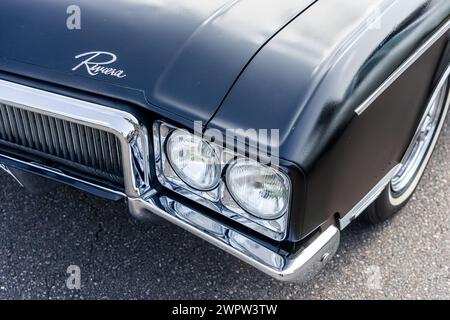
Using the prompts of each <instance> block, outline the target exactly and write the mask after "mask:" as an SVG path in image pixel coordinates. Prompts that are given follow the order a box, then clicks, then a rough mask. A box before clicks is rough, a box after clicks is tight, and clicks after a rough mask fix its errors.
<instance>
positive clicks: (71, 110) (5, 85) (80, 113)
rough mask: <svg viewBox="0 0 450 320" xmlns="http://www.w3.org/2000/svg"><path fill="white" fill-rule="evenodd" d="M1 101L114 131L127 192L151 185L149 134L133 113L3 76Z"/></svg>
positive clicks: (137, 192) (134, 193)
mask: <svg viewBox="0 0 450 320" xmlns="http://www.w3.org/2000/svg"><path fill="white" fill-rule="evenodd" d="M0 103H3V104H9V105H12V106H15V107H18V108H21V109H24V110H29V111H32V112H36V113H40V114H44V115H47V116H51V117H55V118H58V119H62V120H67V121H70V122H74V123H78V124H81V125H84V126H87V127H92V128H96V129H99V130H102V131H105V132H110V133H112V134H114V135H115V136H116V137H117V138H118V139H119V141H120V145H121V152H122V163H123V170H124V181H125V186H124V187H125V193H126V195H127V196H129V197H138V196H140V195H141V194H143V193H145V192H146V191H147V190H148V189H149V188H150V187H149V184H150V182H149V180H150V178H149V177H150V173H149V168H150V166H149V143H148V134H147V130H146V128H145V127H144V126H143V125H141V124H140V123H139V121H138V120H137V119H136V118H135V117H134V116H133V115H132V114H130V113H128V112H124V111H121V110H117V109H113V108H108V107H106V106H102V105H99V104H95V103H90V102H86V101H82V100H78V99H73V98H70V97H66V96H62V95H58V94H54V93H50V92H47V91H43V90H39V89H34V88H30V87H27V86H22V85H19V84H16V83H12V82H8V81H4V80H0ZM135 145H139V148H140V149H141V150H140V151H141V158H143V159H139V160H141V161H140V162H143V163H144V168H143V172H144V174H143V175H140V174H139V173H138V172H139V170H136V167H135V165H136V163H139V161H138V160H136V158H135V154H136V152H135V151H134V150H133V146H135Z"/></svg>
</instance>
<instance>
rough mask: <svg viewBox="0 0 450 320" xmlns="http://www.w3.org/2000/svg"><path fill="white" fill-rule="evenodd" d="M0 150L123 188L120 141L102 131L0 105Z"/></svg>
mask: <svg viewBox="0 0 450 320" xmlns="http://www.w3.org/2000/svg"><path fill="white" fill-rule="evenodd" d="M0 146H3V147H7V148H10V149H11V150H13V151H16V152H19V153H20V154H21V155H23V156H25V157H26V156H27V155H29V156H33V157H37V158H38V159H43V160H46V161H50V162H51V163H52V164H59V165H62V166H63V167H65V168H68V169H71V170H75V171H76V172H79V173H81V174H85V175H89V176H91V175H94V176H95V178H100V179H106V180H108V181H109V182H111V183H114V184H123V170H122V159H121V158H122V157H121V148H120V141H119V140H118V138H117V137H116V136H115V135H114V134H112V133H109V132H106V131H102V130H99V129H95V128H91V127H88V126H85V125H81V124H78V123H75V122H70V121H67V120H62V119H58V118H55V117H52V116H48V115H44V114H41V113H37V112H32V111H29V110H25V109H22V108H18V107H16V106H11V105H7V104H0Z"/></svg>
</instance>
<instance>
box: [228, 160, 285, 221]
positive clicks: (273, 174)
mask: <svg viewBox="0 0 450 320" xmlns="http://www.w3.org/2000/svg"><path fill="white" fill-rule="evenodd" d="M226 182H227V186H228V190H229V191H230V194H231V195H232V197H233V198H234V200H235V201H236V202H237V203H238V204H239V206H241V207H242V208H243V209H244V210H245V211H247V212H248V213H250V214H252V215H254V216H256V217H258V218H262V219H277V218H279V217H280V216H282V215H283V214H284V213H285V212H286V210H287V207H288V202H289V196H290V188H289V185H290V184H289V181H288V178H287V177H285V176H284V174H282V173H280V172H278V171H277V170H275V169H274V168H271V167H267V166H264V165H262V164H260V163H258V162H256V161H253V160H245V159H242V160H237V161H235V162H234V163H232V164H231V165H230V167H229V168H228V170H227V175H226Z"/></svg>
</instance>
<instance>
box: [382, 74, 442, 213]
mask: <svg viewBox="0 0 450 320" xmlns="http://www.w3.org/2000/svg"><path fill="white" fill-rule="evenodd" d="M449 73H450V67H449V68H448V69H447V70H446V72H445V74H444V76H443V77H442V79H441V81H440V82H439V83H438V85H437V87H436V89H435V91H434V93H433V95H432V98H431V99H430V102H429V104H428V107H427V109H426V111H425V113H424V116H423V118H422V120H421V122H420V125H419V127H418V130H417V131H416V134H415V135H414V138H413V140H412V142H411V145H410V146H409V148H408V150H407V152H406V154H405V156H404V158H403V160H402V162H401V167H400V169H399V170H398V172H397V174H396V175H395V176H394V177H393V178H392V180H391V184H390V192H389V200H390V202H391V204H392V205H393V206H399V205H401V204H402V203H404V202H405V201H406V200H407V199H409V197H410V196H411V195H412V193H413V192H414V190H415V189H416V187H417V185H418V183H419V181H420V178H421V177H422V175H423V172H424V171H425V168H426V166H427V164H428V161H429V159H430V157H431V154H432V153H433V150H434V147H435V146H436V142H437V140H438V138H439V134H440V131H441V130H442V127H443V125H444V120H445V118H446V115H447V112H448V108H449V102H450V99H449V79H448V76H449Z"/></svg>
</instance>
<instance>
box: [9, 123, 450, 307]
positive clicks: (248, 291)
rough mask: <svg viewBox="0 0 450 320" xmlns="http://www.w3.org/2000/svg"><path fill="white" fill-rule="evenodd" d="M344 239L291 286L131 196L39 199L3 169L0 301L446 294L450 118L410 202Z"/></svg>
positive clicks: (63, 191)
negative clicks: (135, 215) (74, 275)
mask: <svg viewBox="0 0 450 320" xmlns="http://www.w3.org/2000/svg"><path fill="white" fill-rule="evenodd" d="M341 241H342V243H341V248H340V249H339V251H338V254H337V256H336V257H335V258H334V259H333V260H332V261H331V263H330V264H329V265H328V266H327V267H326V268H325V269H324V270H323V271H322V272H321V273H320V274H319V275H318V276H317V277H316V278H315V279H314V280H313V281H311V282H310V283H308V284H307V285H294V284H283V283H278V282H276V281H274V280H272V279H270V278H268V277H267V276H265V275H264V274H262V273H260V272H259V271H257V270H255V269H253V268H251V267H249V266H247V265H246V264H245V263H243V262H241V261H239V260H237V259H236V258H234V257H232V256H230V255H228V254H226V253H224V252H222V251H221V250H219V249H216V248H214V247H213V246H211V245H209V244H207V243H206V242H204V241H202V240H200V239H198V238H196V237H195V236H193V235H190V234H189V233H187V232H185V231H183V230H181V229H179V228H178V227H175V226H173V225H169V224H162V225H149V224H145V223H140V222H137V221H135V220H133V219H132V218H131V217H130V216H129V215H128V213H127V209H126V205H125V204H124V203H111V202H108V201H105V200H102V199H98V198H95V197H93V196H91V195H88V194H84V193H82V192H80V191H77V190H74V189H71V188H69V187H65V186H62V187H61V188H60V189H58V191H57V193H56V194H51V195H46V196H35V195H31V194H27V193H26V192H24V191H23V190H21V189H20V187H18V186H17V185H16V184H15V182H14V181H13V179H12V178H10V177H9V176H7V175H5V174H4V173H0V299H215V298H219V299H450V271H449V266H450V121H448V120H447V125H446V127H445V130H444V132H443V134H442V136H441V139H440V142H439V144H438V146H437V150H436V152H435V153H434V155H433V158H432V160H431V163H430V166H429V168H428V170H427V172H426V174H425V177H424V179H423V180H422V182H421V184H420V186H419V189H418V191H417V193H416V194H415V196H414V197H413V198H412V200H411V201H410V203H409V204H408V205H407V206H406V207H405V208H404V209H403V210H402V211H401V212H400V214H398V215H397V216H396V217H394V218H393V219H392V220H391V221H389V222H386V223H384V224H381V225H379V226H375V227H370V226H366V225H364V224H363V223H361V222H355V223H354V224H353V225H351V226H350V227H348V228H347V229H346V230H345V231H344V232H343V233H342V239H341ZM69 266H78V267H79V270H80V275H81V279H80V280H81V281H80V284H81V288H80V289H79V290H78V289H74V290H70V289H68V287H67V283H66V280H67V278H68V277H69V274H68V273H67V268H68V267H69Z"/></svg>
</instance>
